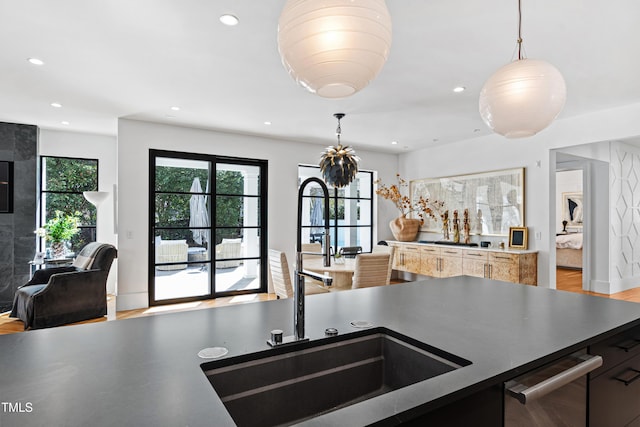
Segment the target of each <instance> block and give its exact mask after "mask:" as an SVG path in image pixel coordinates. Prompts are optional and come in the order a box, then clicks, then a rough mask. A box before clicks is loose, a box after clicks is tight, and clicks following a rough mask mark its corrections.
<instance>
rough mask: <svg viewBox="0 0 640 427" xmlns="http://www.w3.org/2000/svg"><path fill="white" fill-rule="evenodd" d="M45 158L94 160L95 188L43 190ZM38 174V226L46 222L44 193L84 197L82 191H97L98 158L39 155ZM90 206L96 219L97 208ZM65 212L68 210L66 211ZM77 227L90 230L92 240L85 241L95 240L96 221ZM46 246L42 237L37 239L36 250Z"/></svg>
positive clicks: (98, 178) (42, 249)
mask: <svg viewBox="0 0 640 427" xmlns="http://www.w3.org/2000/svg"><path fill="white" fill-rule="evenodd" d="M46 159H64V160H71V161H76V160H82V161H91V162H95V163H96V176H95V188H92V189H88V190H82V191H53V190H45V188H46V186H45V178H46V177H45V173H44V171H45V170H46V168H45V162H46ZM38 175H39V177H40V179H39V180H38V182H39V192H38V211H39V213H38V228H40V227H43V226H44V225H45V224H46V221H47V218H46V216H45V215H46V199H47V198H46V195H47V194H77V195H79V196H81V197H82V198H84V195H83V194H82V193H83V192H84V191H98V188H99V183H100V160H99V159H93V158H88V157H68V156H40V162H39V170H38ZM90 208H91V209H94V210H96V212H95V213H96V219H97V215H98V212H97V208H96V207H95V206H93V205H92V204H90ZM66 213H67V214H68V213H69V212H66ZM78 228H80V230H81V231H82V230H91V231H90V235H91V238H92V239H93V240H90V241H88V242H87V243H90V242H95V241H96V238H97V237H96V236H97V221H96V224H93V225H80V226H79V227H78ZM45 248H46V242H45V239H44V238H39V239H38V252H44V249H45ZM77 249H81V248H77Z"/></svg>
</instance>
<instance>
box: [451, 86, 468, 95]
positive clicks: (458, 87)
mask: <svg viewBox="0 0 640 427" xmlns="http://www.w3.org/2000/svg"><path fill="white" fill-rule="evenodd" d="M465 89H466V87H464V86H456V87H454V88H453V91H454V92H455V93H460V92H464V90H465Z"/></svg>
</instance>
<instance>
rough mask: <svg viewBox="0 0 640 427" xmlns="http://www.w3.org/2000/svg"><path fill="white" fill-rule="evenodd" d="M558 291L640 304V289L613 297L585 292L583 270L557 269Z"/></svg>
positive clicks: (612, 295)
mask: <svg viewBox="0 0 640 427" xmlns="http://www.w3.org/2000/svg"><path fill="white" fill-rule="evenodd" d="M556 289H558V290H561V291H569V292H577V293H580V294H587V295H595V296H598V297H603V298H611V299H619V300H625V301H631V302H640V288H634V289H629V290H627V291H622V292H618V293H617V294H611V295H607V294H599V293H596V292H587V291H583V290H582V270H571V269H567V268H558V269H556Z"/></svg>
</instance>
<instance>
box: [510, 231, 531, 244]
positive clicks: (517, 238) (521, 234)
mask: <svg viewBox="0 0 640 427" xmlns="http://www.w3.org/2000/svg"><path fill="white" fill-rule="evenodd" d="M527 235H528V231H527V227H510V228H509V248H510V249H527V237H528V236H527Z"/></svg>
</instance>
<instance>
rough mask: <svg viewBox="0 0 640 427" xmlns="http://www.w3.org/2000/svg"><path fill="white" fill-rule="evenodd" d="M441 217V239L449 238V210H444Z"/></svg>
mask: <svg viewBox="0 0 640 427" xmlns="http://www.w3.org/2000/svg"><path fill="white" fill-rule="evenodd" d="M441 218H442V239H443V240H449V211H444V213H443V214H442V215H441Z"/></svg>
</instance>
